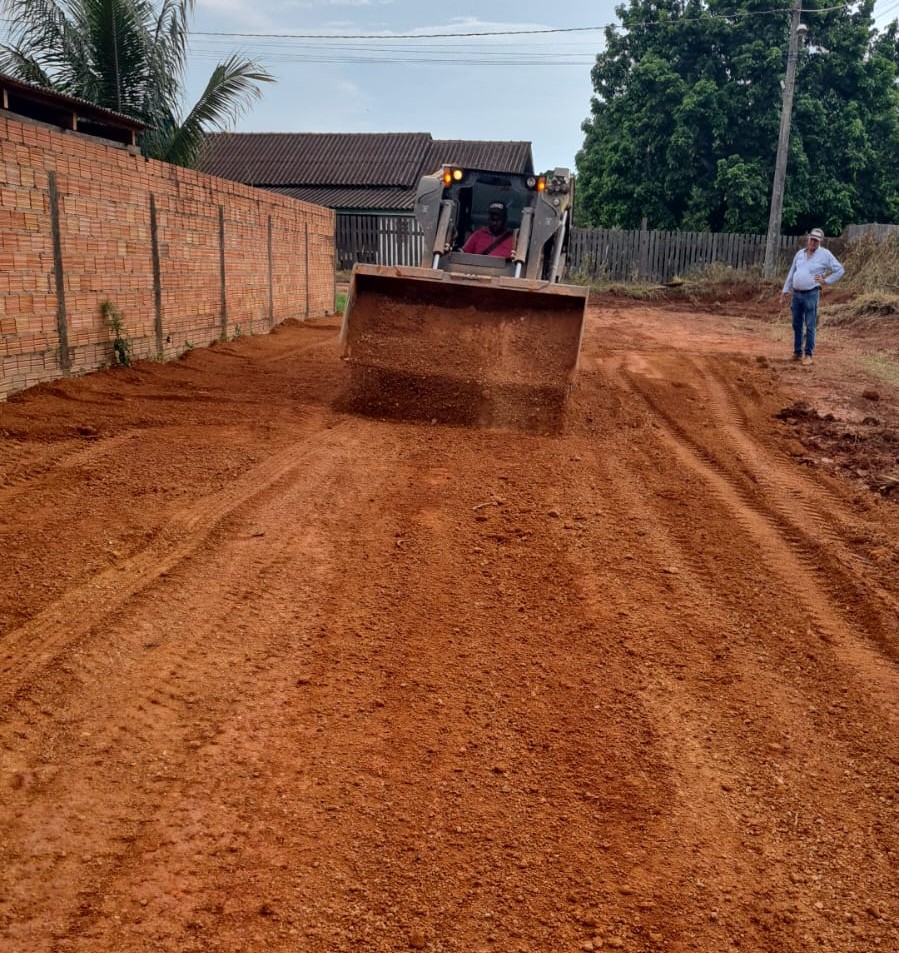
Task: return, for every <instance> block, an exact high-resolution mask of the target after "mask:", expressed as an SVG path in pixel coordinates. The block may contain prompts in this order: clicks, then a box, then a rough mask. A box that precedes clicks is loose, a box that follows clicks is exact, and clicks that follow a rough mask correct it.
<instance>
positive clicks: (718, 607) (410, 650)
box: [0, 300, 899, 953]
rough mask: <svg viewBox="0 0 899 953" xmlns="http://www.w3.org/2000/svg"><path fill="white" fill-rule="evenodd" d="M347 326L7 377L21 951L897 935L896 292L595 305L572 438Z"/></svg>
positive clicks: (8, 744) (859, 941) (564, 944)
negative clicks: (855, 299)
mask: <svg viewBox="0 0 899 953" xmlns="http://www.w3.org/2000/svg"><path fill="white" fill-rule="evenodd" d="M336 336H337V332H336V329H335V328H334V327H328V326H321V327H301V326H290V325H283V326H281V327H280V328H278V329H277V330H276V331H275V332H274V333H273V334H271V335H267V336H264V337H252V338H250V337H244V338H241V339H240V340H239V341H236V342H232V343H230V344H226V345H218V346H215V347H213V348H211V349H208V350H203V351H194V352H192V353H190V354H189V355H187V356H186V357H185V358H184V359H183V360H181V361H178V362H176V363H172V364H166V365H162V364H152V363H146V364H141V365H139V366H138V367H136V368H135V369H132V370H125V369H118V370H114V371H109V372H104V373H99V374H95V375H92V376H90V377H85V378H82V379H78V380H69V381H65V382H60V383H58V384H54V385H51V386H41V387H39V388H36V389H34V390H32V391H29V392H27V393H25V394H23V395H21V396H19V397H18V398H16V399H13V400H11V401H9V402H7V403H6V404H0V436H2V442H0V545H2V552H3V567H4V571H3V574H2V582H0V715H2V722H0V951H3V953H32V951H35V953H36V951H41V953H44V951H47V953H49V951H53V953H56V951H78V953H87V951H90V953H112V951H149V950H152V951H166V953H168V951H184V953H187V951H203V953H213V951H215V953H217V951H235V953H236V951H262V950H265V951H310V953H325V951H328V953H331V951H357V950H371V951H384V953H387V951H391V953H392V951H398V950H404V949H422V950H429V951H434V953H437V951H454V953H455V951H458V953H480V951H488V950H489V951H493V950H497V951H499V950H502V951H521V953H525V951H528V953H537V951H541V953H542V951H547V953H550V951H551V953H557V951H567V950H571V951H579V950H591V949H603V950H606V949H621V950H625V951H634V953H636V951H647V953H649V951H671V953H675V951H677V953H680V951H687V950H695V951H709V953H711V951H715V953H718V951H729V950H739V951H753V953H755V951H771V953H775V951H776V953H791V951H797V953H798V951H808V950H822V951H832V953H871V951H874V950H884V951H886V950H895V949H897V948H899V904H897V896H899V891H897V886H899V885H897V868H899V801H897V779H899V746H897V738H899V732H897V714H899V669H897V662H899V506H897V505H896V503H897V496H899V491H897V492H896V493H894V492H893V484H892V483H891V480H892V479H894V478H895V477H896V475H897V473H899V466H897V464H899V459H897V458H899V444H897V435H899V392H897V386H896V383H895V380H891V379H890V375H889V369H888V365H887V364H885V363H883V362H881V361H880V358H879V357H878V355H880V356H884V355H887V356H888V355H893V356H895V355H896V353H897V351H899V330H897V327H896V325H895V323H892V324H890V323H886V322H882V323H880V324H871V325H866V326H864V327H856V328H849V329H832V330H825V333H824V334H823V336H822V341H821V344H820V346H819V350H818V356H817V363H816V365H815V366H814V368H813V369H811V370H809V369H805V368H798V367H795V366H794V365H791V364H789V363H787V361H786V357H787V356H788V355H789V353H790V351H791V347H790V343H789V334H788V330H787V328H786V324H785V320H784V317H783V315H779V316H778V315H776V314H774V313H773V312H772V311H771V308H770V307H769V306H768V304H767V303H764V302H763V303H759V302H751V301H750V302H748V303H740V302H736V301H731V302H725V303H724V304H723V305H720V306H719V307H718V308H717V309H713V310H712V311H709V310H706V311H700V310H696V309H690V308H687V307H684V306H674V305H664V306H657V307H646V306H637V307H635V306H631V305H625V304H624V303H623V302H619V301H615V300H605V301H597V302H595V303H594V304H593V306H592V308H591V311H590V316H589V324H588V328H587V334H586V338H585V345H584V353H583V360H582V368H581V374H580V378H579V386H578V387H577V389H576V390H575V391H574V393H573V394H572V396H571V398H570V399H569V401H568V404H567V409H566V411H565V417H564V419H563V420H562V422H561V425H560V426H559V427H558V428H556V429H553V428H548V429H541V428H540V427H532V428H530V429H528V428H521V427H516V426H514V423H515V422H514V421H511V422H510V424H511V425H510V426H507V427H503V428H500V427H481V428H475V427H462V426H448V425H441V424H439V423H438V424H431V423H430V422H427V421H425V422H419V423H415V422H408V421H407V422H403V421H397V420H390V419H383V418H378V417H366V416H361V415H358V414H352V413H349V412H347V411H346V410H345V409H344V408H345V407H346V388H347V376H346V374H347V371H346V368H345V367H343V366H342V365H341V364H340V362H339V360H338V359H337V347H336ZM885 368H886V369H885ZM875 375H879V376H875Z"/></svg>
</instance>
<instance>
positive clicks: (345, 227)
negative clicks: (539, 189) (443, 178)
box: [336, 213, 801, 282]
mask: <svg viewBox="0 0 899 953" xmlns="http://www.w3.org/2000/svg"><path fill="white" fill-rule="evenodd" d="M336 242H337V267H338V268H340V269H350V268H352V267H353V265H354V264H355V263H356V262H364V263H367V264H379V265H418V264H420V263H421V255H422V248H423V236H422V233H421V229H420V228H419V227H418V223H417V222H416V221H415V219H414V218H412V217H411V216H407V215H342V214H340V213H338V215H337V235H336ZM800 245H801V239H800V238H796V237H795V236H790V235H784V236H781V239H780V246H779V254H780V255H781V256H782V258H783V259H784V260H783V261H782V266H783V268H786V267H787V264H788V258H787V257H785V256H787V255H788V254H790V253H792V252H793V251H795V250H796V249H797V248H799V246H800ZM764 258H765V236H764V235H733V234H727V233H718V232H714V233H712V232H662V231H649V230H647V229H644V230H641V229H635V230H633V231H622V230H619V229H608V228H603V229H593V228H572V230H571V237H570V241H569V248H568V265H567V272H566V273H567V275H568V276H569V277H573V276H577V277H580V278H586V279H593V280H596V279H602V280H607V281H635V280H641V281H660V282H661V281H670V280H671V279H672V278H674V277H675V276H676V275H681V276H682V275H685V274H687V273H688V272H690V271H697V270H699V269H701V268H703V267H704V266H706V265H709V264H711V263H712V262H720V263H721V264H725V265H731V266H732V267H733V268H751V267H753V266H758V265H761V263H762V262H763V260H764Z"/></svg>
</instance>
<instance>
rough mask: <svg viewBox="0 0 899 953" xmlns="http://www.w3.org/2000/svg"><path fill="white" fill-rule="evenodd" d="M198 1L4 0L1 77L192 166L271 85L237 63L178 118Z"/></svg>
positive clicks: (222, 70) (216, 75) (253, 67)
mask: <svg viewBox="0 0 899 953" xmlns="http://www.w3.org/2000/svg"><path fill="white" fill-rule="evenodd" d="M194 2H195V0H161V2H160V3H159V4H158V5H157V4H156V3H154V2H152V0H0V10H2V11H3V13H4V15H5V16H6V18H7V21H8V25H7V34H8V42H7V43H6V44H2V45H0V70H2V71H3V72H5V73H8V74H10V75H12V76H16V77H18V78H20V79H23V80H27V81H28V82H32V83H37V84H38V85H40V86H44V87H46V88H48V89H54V90H56V91H58V92H61V93H65V94H67V95H69V96H77V97H78V98H80V99H84V100H87V101H88V102H91V103H95V104H96V105H98V106H103V107H104V108H106V109H111V110H114V111H115V112H118V113H122V114H124V115H126V116H130V117H132V118H133V119H137V120H139V121H141V122H144V123H146V124H147V127H148V128H147V131H146V132H145V133H144V135H143V137H142V140H141V148H142V150H143V152H144V154H145V155H148V156H151V157H152V158H155V159H162V160H164V161H166V162H172V163H174V164H176V165H185V166H192V165H195V164H196V161H197V157H198V154H199V151H200V148H201V147H202V144H203V139H204V136H205V133H206V131H207V130H210V129H226V128H228V127H229V126H230V125H231V124H232V123H233V122H234V121H235V120H236V119H237V117H238V116H239V115H240V114H241V113H242V112H243V111H244V110H245V109H246V108H247V107H248V106H249V104H250V102H251V101H252V100H253V99H254V98H258V97H259V95H260V87H259V84H260V83H262V82H270V81H271V80H272V78H273V77H272V76H271V75H270V74H269V73H268V72H267V71H266V70H265V69H264V68H262V67H261V66H259V65H258V64H257V63H255V62H253V61H251V60H247V59H244V58H242V57H241V56H240V55H238V54H234V55H232V56H230V57H228V58H227V59H226V60H225V61H224V62H223V63H219V64H218V65H217V66H216V67H215V69H214V70H213V71H212V75H211V76H210V78H209V82H208V83H207V85H206V88H205V90H204V91H203V94H202V95H201V96H200V98H199V100H198V101H197V102H196V104H195V105H194V106H193V107H192V108H191V109H190V110H188V111H187V113H186V115H184V114H183V113H182V109H181V105H182V102H181V101H182V93H183V82H184V76H185V69H186V66H187V60H188V38H189V29H188V22H189V20H190V17H191V15H192V14H193V9H194Z"/></svg>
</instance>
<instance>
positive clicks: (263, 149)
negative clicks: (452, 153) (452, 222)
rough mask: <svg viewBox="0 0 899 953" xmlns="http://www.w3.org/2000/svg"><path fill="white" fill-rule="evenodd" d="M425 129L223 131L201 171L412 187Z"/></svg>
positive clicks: (272, 180)
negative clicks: (319, 131)
mask: <svg viewBox="0 0 899 953" xmlns="http://www.w3.org/2000/svg"><path fill="white" fill-rule="evenodd" d="M430 142H431V137H430V135H429V134H428V133H426V132H384V133H363V132H360V133H317V132H222V133H216V134H214V135H212V136H210V137H209V144H208V146H207V148H206V150H205V152H204V154H203V157H202V159H201V164H200V168H201V169H202V171H203V172H208V173H210V174H211V175H218V176H221V177H222V178H225V179H236V180H237V181H239V182H246V183H247V184H250V185H259V186H266V185H276V186H283V185H291V186H293V185H303V186H310V185H317V186H322V185H327V186H341V185H350V186H358V185H372V186H382V187H383V186H391V185H399V186H406V187H407V188H408V187H414V186H415V184H416V183H417V182H418V177H419V175H418V170H419V169H420V167H421V158H422V155H423V154H424V152H425V150H426V149H427V148H428V145H429V143H430Z"/></svg>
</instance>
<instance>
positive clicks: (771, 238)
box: [764, 0, 805, 278]
mask: <svg viewBox="0 0 899 953" xmlns="http://www.w3.org/2000/svg"><path fill="white" fill-rule="evenodd" d="M801 12H802V0H793V15H792V19H791V21H790V43H789V47H788V51H787V75H786V77H785V78H784V97H783V106H782V107H781V111H780V136H779V137H778V139H777V159H776V160H775V162H774V184H773V185H772V186H771V214H770V215H769V217H768V240H767V241H766V242H765V265H764V275H765V277H766V278H773V277H774V273H775V271H777V257H778V255H777V250H778V249H777V246H778V244H779V242H778V239H779V238H780V219H781V215H782V213H783V205H784V182H785V181H786V178H787V153H788V152H789V146H790V121H791V119H792V117H793V87H794V86H795V85H796V60H797V59H798V53H799V34H800V32H802V33H804V32H805V25H804V24H800V22H799V16H800V13H801ZM800 28H801V29H800Z"/></svg>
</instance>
